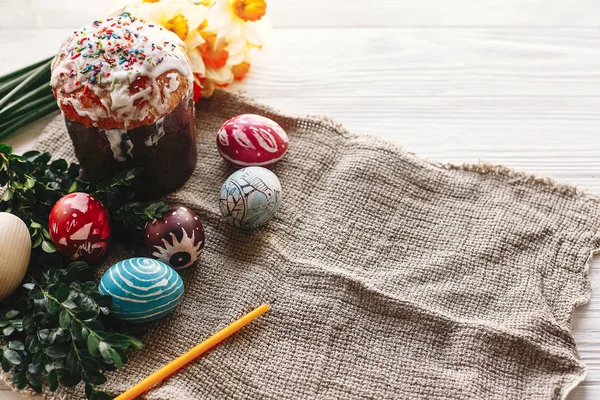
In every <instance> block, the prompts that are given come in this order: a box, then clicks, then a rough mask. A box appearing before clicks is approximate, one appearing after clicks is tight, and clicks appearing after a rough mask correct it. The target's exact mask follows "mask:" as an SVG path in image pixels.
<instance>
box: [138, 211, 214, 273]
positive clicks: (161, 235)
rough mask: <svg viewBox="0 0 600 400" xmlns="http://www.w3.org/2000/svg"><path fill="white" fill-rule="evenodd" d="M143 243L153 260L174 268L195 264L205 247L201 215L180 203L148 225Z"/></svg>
mask: <svg viewBox="0 0 600 400" xmlns="http://www.w3.org/2000/svg"><path fill="white" fill-rule="evenodd" d="M144 243H146V247H147V248H148V251H149V252H150V255H152V257H154V258H157V259H159V260H160V261H162V262H164V263H167V264H169V265H170V266H171V267H173V268H175V269H184V268H187V267H189V266H190V265H192V264H193V263H194V262H196V260H197V259H198V257H199V256H200V253H201V252H202V248H204V228H203V227H202V223H201V222H200V219H199V218H198V216H197V215H196V214H195V213H194V212H193V211H191V210H190V209H188V208H186V207H184V206H182V205H181V204H171V211H169V212H167V213H165V214H164V215H163V216H162V217H161V218H158V219H155V220H154V221H152V222H149V223H147V224H146V229H145V234H144Z"/></svg>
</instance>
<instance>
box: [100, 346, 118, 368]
mask: <svg viewBox="0 0 600 400" xmlns="http://www.w3.org/2000/svg"><path fill="white" fill-rule="evenodd" d="M98 350H100V355H101V356H102V358H103V359H104V361H106V362H108V363H114V362H115V360H114V358H113V348H112V347H111V345H110V344H108V343H106V342H100V343H99V344H98Z"/></svg>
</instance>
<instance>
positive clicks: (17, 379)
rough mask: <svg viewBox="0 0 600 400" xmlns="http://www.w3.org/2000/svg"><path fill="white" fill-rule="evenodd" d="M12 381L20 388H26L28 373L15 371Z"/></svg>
mask: <svg viewBox="0 0 600 400" xmlns="http://www.w3.org/2000/svg"><path fill="white" fill-rule="evenodd" d="M12 383H13V385H15V386H16V387H17V388H19V389H25V387H26V386H27V373H26V372H25V371H19V372H17V373H14V374H13V377H12Z"/></svg>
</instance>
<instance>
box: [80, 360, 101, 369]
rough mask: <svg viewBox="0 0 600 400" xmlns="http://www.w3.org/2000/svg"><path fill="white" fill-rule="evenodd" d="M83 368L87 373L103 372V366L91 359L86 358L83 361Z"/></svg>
mask: <svg viewBox="0 0 600 400" xmlns="http://www.w3.org/2000/svg"><path fill="white" fill-rule="evenodd" d="M81 366H82V367H83V369H84V370H85V371H100V370H102V365H101V364H100V363H99V362H98V361H97V360H96V359H95V358H91V357H86V358H82V359H81Z"/></svg>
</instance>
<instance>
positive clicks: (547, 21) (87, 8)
mask: <svg viewBox="0 0 600 400" xmlns="http://www.w3.org/2000/svg"><path fill="white" fill-rule="evenodd" d="M110 3H122V1H121V2H119V1H117V2H114V1H112V2H108V1H106V0H86V1H79V0H61V1H39V0H27V1H23V0H3V1H2V9H3V10H2V11H4V12H0V26H2V27H4V28H21V27H23V26H27V27H31V28H51V27H71V28H73V29H75V28H77V27H78V26H79V25H83V24H85V23H90V22H92V21H93V20H94V19H98V18H103V17H105V16H106V15H108V11H109V9H112V7H109V6H108V4H110ZM267 3H268V13H269V16H270V18H271V20H272V21H273V24H274V26H276V27H285V28H287V27H355V28H356V27H400V26H453V27H455V26H513V27H514V26H519V27H540V26H546V27H548V26H573V27H583V26H587V27H597V26H598V15H600V3H599V2H598V1H596V0H569V1H565V0H544V1H539V0H477V1H473V0H452V1H448V0H420V1H418V2H415V1H398V0H377V1H376V2H374V1H372V0H344V1H323V0H303V1H298V0H272V1H268V2H267Z"/></svg>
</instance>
